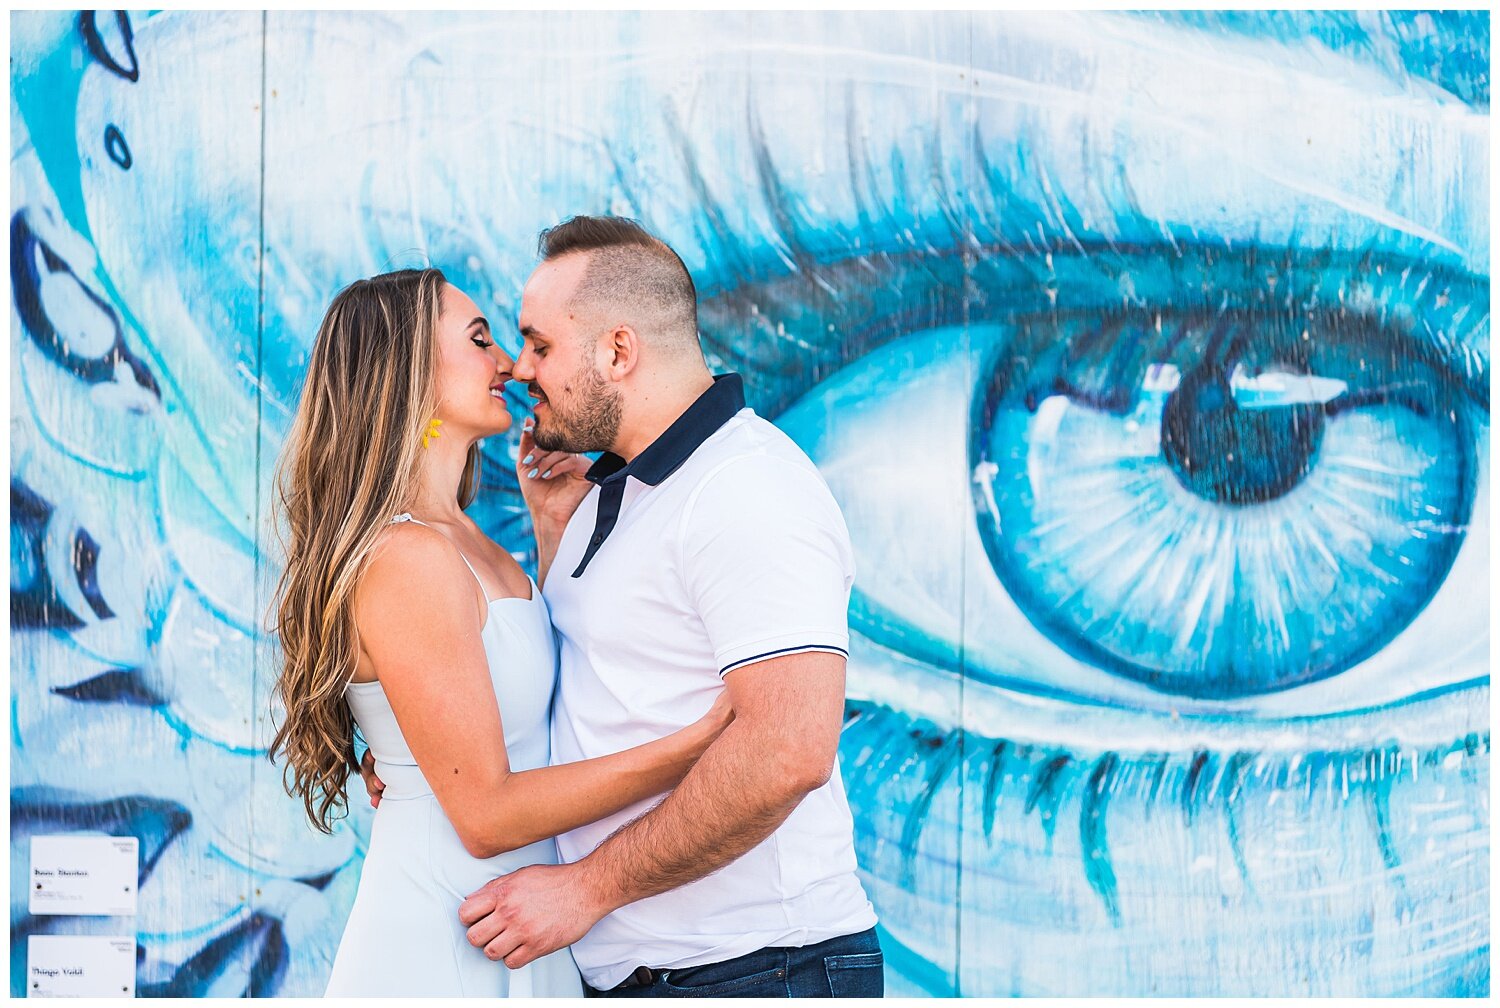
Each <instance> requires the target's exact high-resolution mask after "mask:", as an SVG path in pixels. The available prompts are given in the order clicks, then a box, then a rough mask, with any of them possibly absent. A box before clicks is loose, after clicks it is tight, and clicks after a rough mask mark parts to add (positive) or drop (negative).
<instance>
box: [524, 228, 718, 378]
mask: <svg viewBox="0 0 1500 1008" xmlns="http://www.w3.org/2000/svg"><path fill="white" fill-rule="evenodd" d="M575 252H586V253H588V256H589V264H588V268H587V270H586V271H585V272H584V275H583V279H582V280H581V281H580V282H579V284H578V290H577V291H575V292H574V294H573V300H572V302H571V305H570V307H575V310H577V311H579V312H580V313H586V314H589V315H596V316H597V315H604V316H608V315H610V314H612V313H617V314H618V315H619V318H618V319H614V320H610V321H611V322H613V321H619V322H629V323H630V324H632V325H633V326H635V327H636V328H637V330H640V331H641V335H642V336H643V337H644V338H646V339H647V340H650V341H652V342H653V343H654V344H655V345H656V346H658V347H659V348H661V349H665V350H669V351H670V350H687V349H689V348H690V349H692V350H693V351H695V352H698V353H699V354H701V353H702V350H701V348H700V347H699V345H698V290H697V288H696V287H694V286H693V278H692V277H691V276H690V275H689V274H688V271H687V267H686V266H684V265H683V264H682V259H681V258H680V257H678V255H677V253H676V252H673V251H672V248H671V246H669V245H668V244H667V243H666V242H664V241H662V240H661V239H660V238H657V237H656V236H655V235H653V234H651V232H649V231H647V230H646V229H645V228H643V227H641V225H640V223H639V222H638V221H633V220H631V219H630V218H628V217H589V216H584V215H580V216H577V217H570V218H568V219H567V220H565V221H563V222H562V223H561V224H558V225H556V226H555V227H550V228H547V229H546V230H544V231H543V232H542V233H541V236H540V238H539V239H538V241H537V254H538V255H540V256H541V258H542V261H543V262H548V261H551V260H553V259H558V258H561V257H562V256H565V255H571V254H572V253H575ZM601 321H602V319H601Z"/></svg>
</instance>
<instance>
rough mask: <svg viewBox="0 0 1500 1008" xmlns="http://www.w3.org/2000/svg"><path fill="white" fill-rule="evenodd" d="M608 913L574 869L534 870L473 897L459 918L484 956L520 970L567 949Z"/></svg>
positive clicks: (498, 881)
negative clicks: (544, 957)
mask: <svg viewBox="0 0 1500 1008" xmlns="http://www.w3.org/2000/svg"><path fill="white" fill-rule="evenodd" d="M608 912H609V908H607V907H603V906H600V905H599V904H598V902H597V900H596V898H595V897H594V895H593V894H592V893H591V892H589V891H588V890H587V887H586V886H584V885H583V878H582V876H581V874H580V873H579V872H578V870H577V869H576V868H574V866H572V865H531V866H530V867H527V868H522V869H520V870H519V871H514V872H511V873H510V874H509V875H502V876H500V877H499V878H497V879H494V880H493V881H491V882H489V883H487V884H486V885H485V886H484V888H482V889H480V890H478V891H477V892H473V893H470V894H469V898H468V899H466V900H464V901H463V903H462V904H460V905H459V908H458V919H459V920H461V921H463V922H464V924H466V925H468V927H469V944H470V945H473V946H474V947H475V948H479V949H483V950H484V954H485V957H486V958H488V959H491V960H494V961H498V962H504V963H505V965H506V966H508V967H509V968H511V969H520V968H521V967H522V966H525V965H526V964H527V963H530V962H535V961H536V960H538V959H540V958H541V957H542V956H544V955H547V954H549V953H552V952H556V951H557V950H558V949H560V948H566V947H567V946H569V945H571V944H573V943H574V942H576V941H577V940H578V939H580V938H582V937H583V936H584V934H585V933H587V931H588V929H589V928H591V927H593V926H594V925H595V924H597V923H598V922H599V919H600V918H601V917H603V916H604V915H605V914H606V913H608Z"/></svg>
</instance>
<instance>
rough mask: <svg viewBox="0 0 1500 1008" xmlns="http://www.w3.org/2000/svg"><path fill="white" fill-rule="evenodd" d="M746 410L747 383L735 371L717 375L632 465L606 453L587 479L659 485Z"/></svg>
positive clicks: (590, 471)
mask: <svg viewBox="0 0 1500 1008" xmlns="http://www.w3.org/2000/svg"><path fill="white" fill-rule="evenodd" d="M744 408H745V383H744V382H743V381H742V380H741V379H740V376H739V375H737V374H734V373H733V372H731V373H729V374H721V375H715V376H714V383H713V384H712V385H710V386H709V387H708V390H707V391H706V392H704V393H703V394H702V395H700V396H699V397H698V398H697V399H695V400H694V401H693V404H692V405H691V406H689V407H688V408H687V410H686V412H684V413H683V414H682V416H680V417H678V418H677V419H676V420H674V421H673V422H672V426H670V427H668V428H667V429H666V430H665V431H663V432H662V434H661V436H660V437H658V438H657V439H656V440H655V441H652V442H651V443H650V444H649V445H647V446H646V450H645V451H643V452H641V453H640V454H639V455H637V456H636V457H635V458H634V459H632V460H631V461H630V463H629V464H627V463H626V462H625V460H624V459H622V458H621V457H620V456H618V455H616V454H615V453H614V452H605V453H604V454H603V455H600V456H599V460H598V461H597V462H595V463H594V464H593V465H592V466H590V467H589V471H588V473H587V476H588V478H589V479H590V480H591V481H593V482H594V483H598V484H601V485H602V484H605V483H613V482H617V481H618V482H621V483H623V482H624V481H625V477H627V476H634V477H635V478H636V479H638V480H640V481H641V482H642V483H646V484H649V485H651V486H656V485H657V484H659V483H660V482H661V481H662V480H664V479H666V478H667V477H668V476H670V475H672V474H673V473H674V472H676V471H677V470H678V469H679V468H681V467H682V464H683V463H684V462H686V461H687V460H688V457H689V456H690V455H692V454H693V452H695V451H697V450H698V446H699V445H701V444H703V442H705V441H707V440H708V439H709V438H710V437H711V436H712V435H713V433H714V432H715V431H717V430H718V429H719V428H720V427H723V426H724V425H725V424H726V423H728V422H729V420H730V418H731V417H733V416H734V415H735V414H736V413H738V412H739V411H740V410H742V409H744Z"/></svg>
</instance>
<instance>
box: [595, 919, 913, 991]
mask: <svg viewBox="0 0 1500 1008" xmlns="http://www.w3.org/2000/svg"><path fill="white" fill-rule="evenodd" d="M646 972H649V973H650V974H651V976H650V978H649V980H648V982H645V983H639V982H632V981H631V980H627V981H625V984H626V985H628V986H625V985H622V986H620V987H616V988H614V989H613V990H607V991H597V990H594V988H592V987H586V991H587V994H588V996H589V997H776V998H790V997H882V996H884V994H885V958H884V957H883V956H882V955H881V954H880V942H879V941H878V940H877V939H876V937H875V929H874V928H871V929H870V930H869V931H862V932H860V933H859V934H853V935H844V936H843V937H842V938H830V939H828V940H827V941H824V942H818V944H816V945H805V946H803V947H802V948H777V947H773V948H763V949H761V950H760V951H759V952H751V953H749V954H748V955H742V956H739V957H738V958H735V959H726V960H725V961H724V962H717V963H709V964H707V965H706V966H684V967H682V968H681V969H659V970H650V971H641V972H640V979H642V980H646V979H647V978H646Z"/></svg>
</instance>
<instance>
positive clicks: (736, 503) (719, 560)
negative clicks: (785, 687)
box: [681, 455, 854, 675]
mask: <svg viewBox="0 0 1500 1008" xmlns="http://www.w3.org/2000/svg"><path fill="white" fill-rule="evenodd" d="M681 548H682V570H683V577H684V582H685V584H686V586H687V590H688V594H689V596H690V597H691V599H692V600H693V602H694V604H695V607H696V609H697V612H698V615H699V617H700V618H701V619H702V621H703V626H704V628H705V630H706V631H707V633H708V638H709V641H710V642H711V643H712V645H713V649H714V657H715V661H716V663H717V664H718V668H719V674H720V675H724V674H726V673H729V672H733V671H734V670H735V669H737V668H743V667H744V666H746V665H751V664H754V663H755V662H758V661H764V660H765V659H768V658H775V657H779V656H781V655H788V654H796V653H798V652H803V651H827V652H833V653H836V654H840V655H844V656H846V657H847V656H848V653H849V651H848V649H849V590H850V587H851V586H852V585H853V583H854V557H853V549H852V548H851V546H850V543H849V532H848V529H847V528H846V527H845V525H844V519H843V516H842V515H841V514H840V513H839V509H838V504H837V503H836V502H835V501H834V499H833V495H832V494H831V493H829V491H828V487H827V485H826V484H825V483H824V482H823V479H822V477H821V476H819V475H818V474H817V472H816V470H814V469H811V468H810V467H803V466H800V465H798V464H797V463H795V462H793V461H790V460H787V459H781V458H776V457H774V456H761V455H751V456H744V457H741V458H738V459H733V460H730V461H728V462H726V463H724V465H722V466H721V467H720V468H718V469H717V470H715V471H714V472H713V473H712V474H710V475H709V476H708V478H707V479H705V480H704V482H703V484H702V486H700V487H699V489H698V491H697V493H696V494H695V495H694V497H693V499H692V500H691V502H690V503H689V505H688V507H687V508H686V510H685V513H684V515H683V524H682V539H681Z"/></svg>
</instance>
